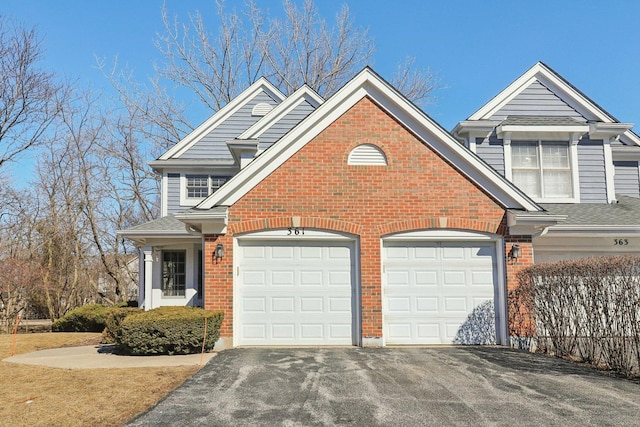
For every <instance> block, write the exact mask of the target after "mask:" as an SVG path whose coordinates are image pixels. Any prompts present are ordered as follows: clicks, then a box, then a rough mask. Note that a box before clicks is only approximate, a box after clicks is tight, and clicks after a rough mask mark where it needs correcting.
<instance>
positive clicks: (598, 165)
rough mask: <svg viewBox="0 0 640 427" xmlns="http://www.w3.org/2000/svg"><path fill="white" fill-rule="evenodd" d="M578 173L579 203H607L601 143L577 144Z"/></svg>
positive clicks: (587, 142) (581, 142)
mask: <svg viewBox="0 0 640 427" xmlns="http://www.w3.org/2000/svg"><path fill="white" fill-rule="evenodd" d="M578 173H579V176H580V202H581V203H607V181H606V175H605V169H604V149H603V147H602V141H592V140H588V139H583V140H581V141H580V142H579V143H578Z"/></svg>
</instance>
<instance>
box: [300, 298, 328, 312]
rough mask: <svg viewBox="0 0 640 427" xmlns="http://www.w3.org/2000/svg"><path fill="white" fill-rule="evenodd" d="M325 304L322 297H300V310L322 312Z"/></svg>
mask: <svg viewBox="0 0 640 427" xmlns="http://www.w3.org/2000/svg"><path fill="white" fill-rule="evenodd" d="M323 310H324V304H323V303H322V297H316V298H313V297H304V298H300V311H302V312H303V313H322V312H323Z"/></svg>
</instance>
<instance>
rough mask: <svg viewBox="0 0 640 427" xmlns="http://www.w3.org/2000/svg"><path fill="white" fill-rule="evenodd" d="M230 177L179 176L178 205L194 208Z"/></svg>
mask: <svg viewBox="0 0 640 427" xmlns="http://www.w3.org/2000/svg"><path fill="white" fill-rule="evenodd" d="M229 179H230V177H228V176H212V175H207V174H197V173H194V174H181V175H180V205H181V206H195V205H197V204H198V203H200V202H201V201H202V200H203V199H204V198H206V197H207V196H209V195H210V194H212V193H214V192H215V191H217V190H218V189H219V188H220V187H222V186H223V185H224V184H225V183H226V182H227V181H228V180H229Z"/></svg>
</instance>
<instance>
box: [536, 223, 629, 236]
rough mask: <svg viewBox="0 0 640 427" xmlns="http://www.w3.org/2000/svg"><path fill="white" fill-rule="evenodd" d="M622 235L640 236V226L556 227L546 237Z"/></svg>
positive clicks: (549, 230) (550, 229) (551, 228)
mask: <svg viewBox="0 0 640 427" xmlns="http://www.w3.org/2000/svg"><path fill="white" fill-rule="evenodd" d="M621 234H625V235H628V234H637V235H640V225H562V224H559V225H554V226H552V227H549V229H548V231H547V233H546V236H552V235H553V236H557V237H561V236H574V237H579V236H583V237H611V236H616V235H621Z"/></svg>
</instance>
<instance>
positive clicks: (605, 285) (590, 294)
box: [509, 256, 640, 376]
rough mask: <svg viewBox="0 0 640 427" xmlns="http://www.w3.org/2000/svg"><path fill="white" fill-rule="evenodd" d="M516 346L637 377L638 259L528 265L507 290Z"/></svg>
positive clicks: (639, 364)
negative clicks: (516, 282) (515, 286)
mask: <svg viewBox="0 0 640 427" xmlns="http://www.w3.org/2000/svg"><path fill="white" fill-rule="evenodd" d="M509 324H510V332H511V335H512V336H513V337H515V338H516V342H517V343H519V344H525V345H531V346H533V347H535V348H536V349H537V350H538V351H540V352H545V353H548V354H553V355H556V356H559V357H571V358H573V359H576V358H577V359H578V360H580V361H583V362H585V363H590V364H593V365H594V366H598V367H605V368H607V369H610V370H613V371H615V372H618V373H620V374H623V375H626V376H636V375H640V257H637V256H609V257H592V258H584V259H574V260H567V261H561V262H555V263H541V264H535V265H532V266H530V267H528V268H526V269H524V270H522V271H520V272H519V273H518V287H517V288H516V289H513V290H511V291H510V292H509Z"/></svg>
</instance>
